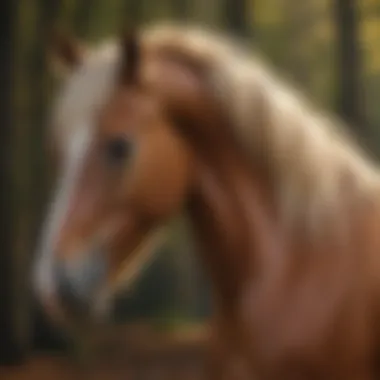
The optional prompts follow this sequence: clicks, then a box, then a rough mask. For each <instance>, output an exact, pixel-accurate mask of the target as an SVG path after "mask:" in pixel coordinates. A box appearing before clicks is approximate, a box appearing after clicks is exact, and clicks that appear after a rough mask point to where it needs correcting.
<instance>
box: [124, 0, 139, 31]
mask: <svg viewBox="0 0 380 380" xmlns="http://www.w3.org/2000/svg"><path fill="white" fill-rule="evenodd" d="M143 8H144V4H143V0H125V6H124V9H125V11H124V17H123V22H124V24H125V26H127V27H139V24H140V22H141V21H142V20H143V16H144V15H143V13H144V12H143Z"/></svg>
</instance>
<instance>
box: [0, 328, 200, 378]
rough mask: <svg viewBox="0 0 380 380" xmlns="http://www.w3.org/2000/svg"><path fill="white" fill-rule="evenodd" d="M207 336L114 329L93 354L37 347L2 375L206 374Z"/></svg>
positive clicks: (0, 373)
mask: <svg viewBox="0 0 380 380" xmlns="http://www.w3.org/2000/svg"><path fill="white" fill-rule="evenodd" d="M206 339H207V334H206V333H205V331H204V330H199V329H198V330H194V329H193V330H187V331H186V332H184V331H182V332H176V333H170V334H168V333H166V334H164V333H159V334H158V333H156V332H153V331H151V330H149V329H147V328H136V327H135V328H129V331H125V328H123V329H115V330H114V331H113V332H112V333H110V334H108V336H107V338H106V339H103V342H101V344H100V347H99V348H98V350H97V352H96V354H94V355H93V356H92V357H91V359H89V360H86V361H82V362H79V361H75V360H73V358H69V357H63V356H54V355H51V354H50V355H48V354H46V353H44V354H41V353H40V354H38V353H35V354H33V355H31V357H30V358H29V360H27V361H26V362H25V363H23V364H22V365H20V366H15V367H4V368H1V367H0V380H105V379H107V380H129V379H131V380H178V379H181V380H202V379H203V375H202V373H203V361H204V355H205V346H206Z"/></svg>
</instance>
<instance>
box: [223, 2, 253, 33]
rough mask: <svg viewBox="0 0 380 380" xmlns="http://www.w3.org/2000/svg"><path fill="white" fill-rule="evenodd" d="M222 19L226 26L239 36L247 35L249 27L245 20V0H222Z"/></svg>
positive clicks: (246, 8) (246, 5)
mask: <svg viewBox="0 0 380 380" xmlns="http://www.w3.org/2000/svg"><path fill="white" fill-rule="evenodd" d="M223 5H224V20H225V25H226V26H227V28H228V29H229V30H230V31H231V32H232V33H234V34H236V35H238V36H241V37H248V36H249V35H250V34H251V33H250V28H249V25H248V22H247V18H246V17H247V14H248V13H249V6H248V1H247V0H223Z"/></svg>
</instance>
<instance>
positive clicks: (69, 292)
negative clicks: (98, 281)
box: [55, 263, 87, 314]
mask: <svg viewBox="0 0 380 380" xmlns="http://www.w3.org/2000/svg"><path fill="white" fill-rule="evenodd" d="M55 272H56V283H57V293H58V294H57V295H58V297H59V299H60V303H61V305H62V307H63V308H64V309H65V310H67V311H69V312H70V313H74V314H78V313H83V312H85V311H86V309H87V306H86V303H87V302H86V299H85V298H84V297H82V296H81V295H80V293H79V291H78V289H76V286H75V283H74V282H73V281H72V279H71V278H70V277H71V276H70V274H69V273H68V269H67V268H66V266H65V265H63V264H61V263H60V264H57V265H56V269H55Z"/></svg>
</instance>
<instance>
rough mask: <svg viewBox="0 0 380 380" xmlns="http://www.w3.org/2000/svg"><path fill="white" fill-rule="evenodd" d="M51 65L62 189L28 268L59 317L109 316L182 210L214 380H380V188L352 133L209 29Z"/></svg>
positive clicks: (70, 44) (181, 29)
mask: <svg viewBox="0 0 380 380" xmlns="http://www.w3.org/2000/svg"><path fill="white" fill-rule="evenodd" d="M55 56H56V57H60V62H61V63H64V65H65V68H66V76H65V78H64V81H63V84H62V87H61V89H60V92H59V94H58V95H57V97H56V102H55V105H54V107H53V110H52V118H51V120H52V121H51V128H49V131H48V133H49V136H50V139H49V142H50V143H51V144H52V147H53V149H52V150H53V152H54V154H55V157H56V161H57V167H58V172H59V175H58V183H57V187H56V190H55V193H54V196H53V200H52V202H51V207H50V209H49V211H48V213H47V216H46V222H45V224H44V227H43V228H42V236H41V244H40V246H39V248H38V250H37V251H38V252H37V256H36V260H35V268H34V270H33V286H34V289H35V293H36V294H37V296H38V298H39V300H40V301H41V303H42V305H44V308H45V310H46V312H47V313H48V314H49V315H50V316H51V318H52V319H53V320H56V321H61V322H64V321H68V320H70V318H74V316H75V317H78V318H88V320H99V321H100V320H102V318H104V316H105V315H107V313H108V312H109V310H110V305H111V304H112V298H113V296H114V294H115V293H116V292H117V291H118V289H120V287H121V286H127V285H128V284H129V283H130V281H131V279H132V278H133V277H134V276H135V275H136V273H137V272H138V271H139V268H141V266H142V265H144V263H145V262H146V261H147V260H148V258H149V256H150V255H151V254H152V252H153V251H154V249H155V248H156V247H158V246H159V245H160V244H161V243H162V240H163V239H165V236H166V232H165V229H166V228H167V226H168V225H169V224H170V223H171V221H172V220H173V218H175V217H176V216H177V215H179V214H181V213H185V214H186V215H187V217H188V218H189V221H190V224H191V228H192V233H193V236H194V239H195V241H196V242H197V244H198V246H199V252H198V254H199V257H200V259H201V262H202V265H203V266H204V268H205V270H206V273H207V274H208V276H209V278H210V281H211V287H212V302H213V317H212V330H213V333H212V338H211V340H210V344H209V355H208V364H209V365H208V366H207V374H208V378H209V379H213V380H223V379H237V378H238V377H239V376H240V375H241V376H242V377H243V376H246V378H249V379H252V378H255V379H265V380H280V379H281V380H286V379H291V380H295V379H316V380H317V379H331V380H332V379H333V380H339V379H345V380H358V379H360V380H372V379H375V378H377V376H379V375H380V372H379V369H378V366H377V364H376V359H377V353H378V348H379V343H380V335H379V322H378V316H379V302H380V297H379V295H380V294H379V291H380V284H379V282H380V266H379V264H380V262H379V261H380V254H379V249H380V234H379V232H378V225H379V223H380V176H379V170H378V167H377V165H376V164H375V162H374V160H373V159H372V158H371V157H370V154H368V153H367V152H366V151H365V149H363V148H362V147H361V146H360V144H359V143H358V142H357V140H356V139H355V138H352V136H351V135H350V133H349V132H348V131H347V127H346V125H345V124H344V123H343V122H342V121H340V120H339V119H338V118H336V117H333V116H331V115H330V114H328V113H327V112H322V111H321V110H319V109H318V107H317V106H316V105H314V104H313V102H312V101H310V100H309V99H308V98H307V97H306V96H304V95H303V94H302V92H301V91H299V90H296V89H295V88H294V86H291V85H289V84H287V83H286V81H284V80H282V78H281V77H280V76H279V75H277V74H275V70H273V69H271V68H270V65H269V64H268V63H266V61H265V59H263V58H262V57H261V56H260V54H259V53H257V52H254V51H252V49H249V48H248V47H246V46H244V45H243V44H242V43H240V42H239V41H238V40H237V39H235V38H234V37H233V36H230V35H224V34H223V33H222V32H218V31H213V30H208V29H206V28H204V27H201V26H189V25H188V26H181V25H176V24H166V23H163V24H155V25H151V26H145V27H141V28H140V29H135V30H132V31H130V32H128V33H127V32H126V33H122V36H121V37H120V38H116V39H114V40H111V41H106V42H104V43H102V44H99V45H98V46H96V47H94V48H89V47H86V46H84V45H83V44H81V43H79V42H78V41H77V40H76V39H75V38H67V39H66V40H65V39H64V38H63V39H61V42H60V43H59V44H57V45H56V49H55ZM239 366H240V367H239ZM240 370H241V372H242V373H241V374H238V371H240ZM243 372H244V374H243Z"/></svg>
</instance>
